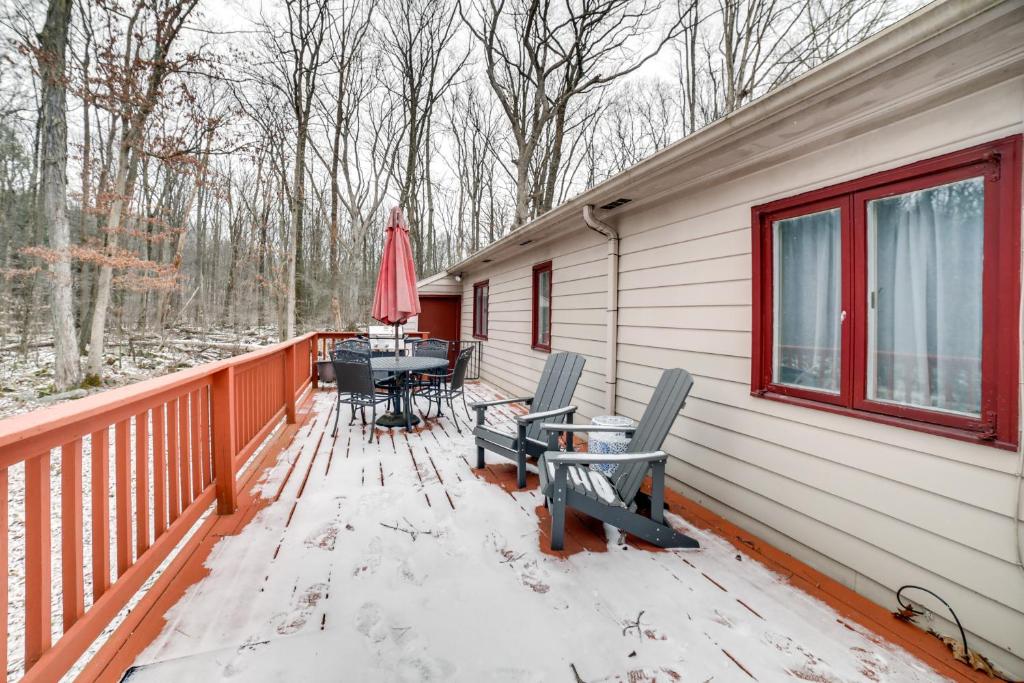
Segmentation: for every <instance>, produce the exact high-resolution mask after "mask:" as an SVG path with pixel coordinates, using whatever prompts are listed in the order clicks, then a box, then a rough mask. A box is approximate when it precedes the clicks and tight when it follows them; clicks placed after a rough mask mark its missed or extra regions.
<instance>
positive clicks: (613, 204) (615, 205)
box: [600, 197, 633, 211]
mask: <svg viewBox="0 0 1024 683" xmlns="http://www.w3.org/2000/svg"><path fill="white" fill-rule="evenodd" d="M631 201H633V200H632V199H628V198H626V197H619V198H618V199H616V200H615V201H613V202H608V203H607V204H605V205H604V206H602V207H600V208H602V209H604V210H605V211H609V210H611V209H617V208H619V207H620V206H622V205H623V204H629V203H630V202H631Z"/></svg>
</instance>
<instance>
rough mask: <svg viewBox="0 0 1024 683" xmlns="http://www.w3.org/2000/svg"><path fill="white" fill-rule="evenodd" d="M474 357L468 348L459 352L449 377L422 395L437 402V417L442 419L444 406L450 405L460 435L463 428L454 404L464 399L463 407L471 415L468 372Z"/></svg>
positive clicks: (428, 405) (442, 379)
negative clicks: (467, 397)
mask: <svg viewBox="0 0 1024 683" xmlns="http://www.w3.org/2000/svg"><path fill="white" fill-rule="evenodd" d="M472 357H473V349H472V347H471V348H468V349H464V350H462V351H461V352H459V357H458V358H456V359H455V367H453V368H452V371H451V372H449V373H448V374H447V375H445V376H444V377H442V378H441V380H440V381H439V382H437V383H436V384H435V385H433V386H432V387H428V388H427V389H426V390H425V391H424V392H423V393H422V394H421V395H423V396H425V397H426V398H427V399H428V400H429V401H430V402H433V401H437V416H438V417H441V414H442V413H441V410H442V405H443V404H444V403H447V404H448V409H449V410H450V411H451V414H452V419H453V420H455V429H457V430H458V432H459V434H461V433H462V426H461V425H460V424H459V418H458V416H457V415H456V414H455V406H454V405H453V404H452V402H453V401H454V400H455V399H456V398H458V397H460V396H461V397H462V406H463V408H465V409H466V414H467V415H468V414H469V406H468V405H467V404H466V391H465V385H466V371H467V370H468V369H469V361H470V359H471V358H472ZM427 412H428V413H429V412H430V404H429V403H428V404H427Z"/></svg>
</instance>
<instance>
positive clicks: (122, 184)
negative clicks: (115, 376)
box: [87, 125, 139, 377]
mask: <svg viewBox="0 0 1024 683" xmlns="http://www.w3.org/2000/svg"><path fill="white" fill-rule="evenodd" d="M135 130H136V129H135V126H134V125H132V126H131V127H130V128H128V130H127V131H126V132H125V137H124V139H123V140H122V141H121V149H120V152H119V154H118V162H117V175H116V176H115V180H114V199H113V201H111V202H110V210H109V211H108V212H107V224H106V233H107V248H106V256H107V259H108V260H107V261H105V262H104V263H103V264H102V265H101V266H100V271H99V275H98V276H97V280H96V301H95V303H94V305H93V314H92V326H91V329H90V332H89V360H88V365H87V368H88V372H89V374H90V375H95V376H96V377H100V376H102V374H103V345H104V342H105V336H106V328H107V309H108V308H109V307H110V291H111V285H112V284H113V280H114V270H113V267H112V264H111V262H110V261H111V260H112V259H113V258H114V257H115V255H116V253H117V243H118V235H119V234H120V232H121V216H122V213H123V211H124V204H125V201H126V199H127V195H128V192H129V188H131V187H132V186H134V184H135V177H136V175H137V174H138V166H139V155H138V153H133V150H132V148H133V147H134V142H135V140H134V138H135V134H134V131H135Z"/></svg>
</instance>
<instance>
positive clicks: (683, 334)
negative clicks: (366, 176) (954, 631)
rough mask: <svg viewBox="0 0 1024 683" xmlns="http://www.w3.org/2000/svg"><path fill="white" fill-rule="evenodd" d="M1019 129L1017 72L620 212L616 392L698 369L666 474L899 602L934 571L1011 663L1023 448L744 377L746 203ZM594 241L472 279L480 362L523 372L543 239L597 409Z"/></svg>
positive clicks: (529, 379)
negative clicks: (674, 371) (487, 284)
mask: <svg viewBox="0 0 1024 683" xmlns="http://www.w3.org/2000/svg"><path fill="white" fill-rule="evenodd" d="M1022 131H1024V79H1022V78H1019V77H1018V78H1014V79H1012V80H1007V81H1004V82H1003V83H1001V84H998V85H995V86H991V87H989V88H988V89H986V90H983V91H980V92H976V93H973V94H971V95H969V96H966V97H963V98H961V99H959V100H955V101H953V102H949V103H946V104H944V105H942V106H936V107H934V108H932V109H930V110H927V111H925V112H923V113H921V114H918V115H916V116H913V117H910V118H906V119H903V120H899V121H896V122H892V123H888V124H887V125H880V126H877V127H874V128H873V129H870V130H869V132H866V133H862V134H860V135H859V136H857V137H854V138H851V139H848V140H846V141H843V142H840V143H837V144H834V145H832V146H829V147H826V148H820V149H816V150H815V151H813V152H811V153H806V154H804V155H803V156H800V157H798V158H794V159H791V160H788V161H785V162H783V163H780V164H778V165H776V166H773V167H771V168H767V169H764V170H760V171H758V172H756V173H750V174H747V175H743V174H736V175H734V176H733V177H732V178H731V179H730V180H729V181H728V182H723V183H720V184H718V185H716V186H714V187H711V188H705V189H701V190H699V191H695V192H685V193H680V194H679V195H678V196H672V197H669V198H667V199H665V200H664V201H662V202H660V203H658V204H655V205H648V206H643V207H641V208H638V209H636V210H634V211H628V210H627V211H624V212H622V213H621V214H620V216H619V218H618V219H617V220H616V221H613V222H614V223H615V224H616V227H617V228H618V230H619V233H620V236H621V242H620V253H621V258H620V264H619V265H620V281H619V286H620V292H619V329H618V341H619V346H618V367H617V371H618V384H617V411H618V412H619V413H620V414H624V415H628V416H630V417H633V418H634V419H636V418H639V417H640V415H641V413H642V411H643V407H644V405H645V403H646V401H647V400H648V398H649V396H650V395H651V393H652V391H653V387H654V385H655V384H656V382H657V379H658V377H659V375H660V373H661V371H662V369H663V368H669V367H682V368H686V369H687V370H689V371H690V372H691V373H693V375H694V377H695V380H696V382H695V385H694V388H693V393H692V395H691V399H690V401H689V402H688V404H687V406H686V409H685V410H684V411H683V413H682V415H681V417H680V418H679V419H677V420H676V423H675V426H674V428H673V431H672V433H671V434H670V436H669V438H668V440H667V442H666V444H665V446H666V450H667V451H668V452H669V453H671V454H672V456H673V458H672V460H671V462H670V465H669V475H670V477H671V484H672V485H673V486H675V487H677V488H678V489H680V490H682V491H683V492H684V493H686V494H687V495H690V496H692V497H694V498H695V499H697V500H698V501H700V502H702V503H703V504H705V505H708V506H709V507H711V508H712V509H714V510H716V511H717V512H719V513H720V514H722V515H723V516H725V517H727V518H728V519H730V520H732V521H734V522H736V523H737V524H739V525H740V526H742V527H744V528H747V529H749V530H750V531H751V532H753V533H756V534H759V535H761V536H763V537H764V538H765V539H766V540H768V541H769V542H771V543H773V544H775V545H777V546H778V547H780V548H782V549H784V550H786V551H788V552H791V553H793V554H794V555H796V556H797V557H799V558H800V559H802V560H804V561H806V562H808V563H809V564H811V565H812V566H814V567H816V568H818V569H820V570H821V571H823V572H825V573H827V574H829V575H831V576H833V577H834V578H836V579H837V580H839V581H841V582H843V583H845V584H847V585H849V586H850V587H852V588H854V589H855V590H857V591H858V592H860V593H862V594H864V595H866V596H867V597H869V598H871V599H873V600H874V601H876V602H878V603H880V604H883V605H886V606H893V607H895V599H894V595H893V592H894V591H895V589H897V588H898V587H899V586H901V585H903V584H908V583H910V584H917V585H922V586H925V587H927V588H930V589H931V590H934V591H936V592H937V593H938V594H940V595H942V596H943V597H944V598H945V599H946V600H947V601H949V602H950V603H951V604H952V605H953V607H954V609H956V611H957V614H958V615H959V616H960V618H961V620H962V621H963V622H964V625H965V627H967V628H968V629H969V630H970V632H971V633H972V634H974V638H973V641H974V643H973V644H972V646H974V647H977V648H978V649H980V650H981V651H982V652H984V653H985V654H987V655H989V656H990V657H992V658H993V659H994V660H995V661H996V663H997V664H998V665H999V666H1001V667H1002V668H1004V669H1005V670H1008V671H1010V672H1012V673H1014V674H1016V675H1018V676H1021V675H1024V659H1022V658H1024V573H1022V572H1021V571H1020V569H1019V568H1017V567H1016V566H1015V561H1016V549H1015V546H1014V522H1013V514H1014V506H1015V504H1016V503H1015V485H1016V478H1015V472H1016V468H1017V466H1018V462H1019V460H1018V458H1019V457H1020V456H1019V454H1014V453H1011V452H1007V451H1004V450H997V449H994V448H990V447H985V446H979V445H975V444H969V443H965V442H961V441H956V440H952V439H948V438H943V437H939V436H935V435H929V434H925V433H920V432H915V431H911V430H906V429H900V428H897V427H889V426H885V425H881V424H878V423H874V422H869V421H866V420H860V419H856V418H851V417H846V416H841V415H836V414H831V413H826V412H822V411H817V410H812V409H806V408H801V407H798V406H794V405H788V404H784V403H779V402H773V401H768V400H764V399H759V398H756V397H752V396H751V395H750V351H751V345H752V339H751V272H752V264H751V244H750V241H751V234H750V208H751V206H753V205H756V204H761V203H764V202H766V201H770V200H773V199H777V198H781V197H786V196H790V195H794V194H798V193H800V192H803V191H806V190H810V189H814V188H818V187H823V186H826V185H830V184H833V183H836V182H841V181H844V180H849V179H852V178H857V177H860V176H864V175H867V174H870V173H873V172H876V171H880V170H884V169H887V168H893V167H896V166H901V165H904V164H907V163H911V162H913V161H916V160H919V159H924V158H928V157H932V156H936V155H939V154H943V153H946V152H951V151H955V150H957V149H961V148H965V147H969V146H971V145H974V144H979V143H982V142H985V141H988V140H993V139H997V138H1000V137H1004V136H1007V135H1011V134H1016V133H1020V132H1022ZM513 249H514V248H513ZM604 256H605V249H604V243H603V239H602V238H600V237H599V236H598V235H595V234H591V233H589V232H588V231H585V230H581V231H576V232H572V233H565V234H562V235H560V236H559V237H558V238H557V239H556V240H555V241H552V242H550V243H549V244H546V245H544V246H541V247H537V248H534V249H530V250H526V249H525V248H524V249H523V252H522V253H521V254H514V255H510V256H508V257H507V258H505V257H502V258H496V262H495V263H493V264H489V266H490V267H481V268H476V269H474V272H473V273H472V276H468V277H467V278H466V279H467V280H473V281H475V280H479V279H482V278H489V279H490V281H491V322H490V340H489V341H488V342H487V344H486V347H485V352H484V363H483V367H482V378H483V379H484V381H487V382H489V383H492V384H494V385H495V386H497V387H499V388H501V389H503V390H504V391H507V392H509V393H520V392H522V393H530V392H532V389H533V385H534V383H535V382H536V378H537V376H538V374H539V370H540V368H541V366H542V365H543V361H544V358H545V357H546V355H547V354H543V353H539V352H536V351H531V350H530V348H529V342H530V268H531V266H532V265H533V264H534V263H537V262H540V261H543V260H547V259H549V258H550V259H552V260H553V269H552V273H553V282H554V285H553V287H554V290H553V294H554V297H553V298H554V304H553V309H552V310H553V313H552V316H553V321H554V328H553V338H554V342H553V349H554V350H573V351H578V352H580V353H583V354H585V355H586V356H587V366H586V369H585V371H584V375H583V379H582V380H581V383H580V388H579V390H578V391H577V393H576V401H577V403H578V405H579V406H580V410H581V413H582V414H583V415H584V416H585V417H592V416H593V415H595V414H597V413H599V412H603V409H602V408H601V406H603V402H604V401H603V391H602V388H603V381H604V377H603V372H604V357H603V355H604V353H605V349H604V302H605V289H604V287H605V284H606V282H605V276H604V267H605V262H604ZM464 284H465V283H464ZM464 296H466V297H471V296H472V286H471V285H469V287H468V288H464ZM467 300H468V299H467ZM463 311H464V314H463V315H464V327H466V328H467V329H468V326H469V325H470V322H471V321H470V317H469V316H470V311H471V307H470V306H463ZM913 597H914V598H915V599H917V597H918V596H916V595H915V596H913ZM922 602H924V603H925V604H927V605H929V606H935V607H936V610H937V611H938V610H939V609H941V607H939V606H938V605H937V604H936V603H931V602H928V600H925V599H924V598H922ZM944 617H945V615H944V614H938V616H937V619H938V620H939V621H938V622H936V624H937V625H938V624H941V628H940V630H945V631H946V632H950V631H949V629H948V626H949V625H948V624H946V623H944V621H943V619H944ZM982 641H984V642H982Z"/></svg>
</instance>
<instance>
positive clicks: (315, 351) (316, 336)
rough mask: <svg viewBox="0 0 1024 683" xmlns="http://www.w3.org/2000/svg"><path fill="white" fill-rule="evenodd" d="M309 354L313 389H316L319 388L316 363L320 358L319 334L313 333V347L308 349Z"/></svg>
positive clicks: (318, 368)
mask: <svg viewBox="0 0 1024 683" xmlns="http://www.w3.org/2000/svg"><path fill="white" fill-rule="evenodd" d="M310 354H311V355H312V356H313V369H312V372H313V391H316V390H317V389H319V388H320V366H319V365H318V364H317V361H319V360H320V335H319V334H314V335H313V348H312V350H311V351H310Z"/></svg>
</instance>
